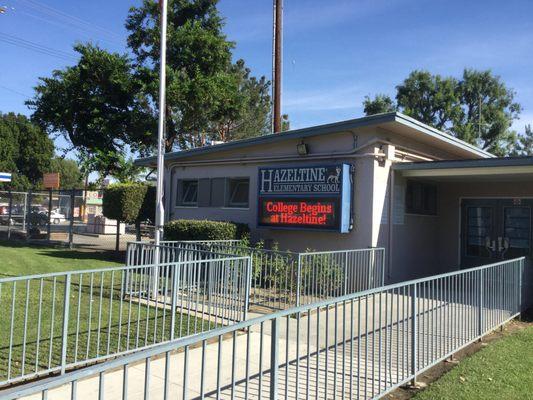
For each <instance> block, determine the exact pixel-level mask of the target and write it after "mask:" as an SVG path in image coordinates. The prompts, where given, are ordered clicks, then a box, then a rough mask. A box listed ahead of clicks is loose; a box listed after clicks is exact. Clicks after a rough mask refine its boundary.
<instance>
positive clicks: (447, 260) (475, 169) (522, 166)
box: [137, 112, 533, 282]
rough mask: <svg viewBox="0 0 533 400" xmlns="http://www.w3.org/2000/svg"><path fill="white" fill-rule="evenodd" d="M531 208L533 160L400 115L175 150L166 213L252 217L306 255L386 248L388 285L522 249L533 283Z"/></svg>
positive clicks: (150, 163)
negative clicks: (504, 155)
mask: <svg viewBox="0 0 533 400" xmlns="http://www.w3.org/2000/svg"><path fill="white" fill-rule="evenodd" d="M137 164H138V165H143V166H146V167H155V165H156V159H155V158H153V157H152V158H144V159H140V160H137ZM532 207H533V158H532V157H516V158H497V157H495V156H494V155H492V154H490V153H488V152H486V151H484V150H481V149H479V148H477V147H475V146H473V145H471V144H468V143H466V142H464V141H461V140H459V139H457V138H455V137H453V136H451V135H449V134H447V133H445V132H442V131H439V130H437V129H434V128H432V127H430V126H428V125H425V124H423V123H421V122H419V121H417V120H415V119H413V118H410V117H408V116H406V115H403V114H401V113H396V112H395V113H386V114H378V115H374V116H369V117H363V118H357V119H352V120H347V121H341V122H336V123H332V124H327V125H320V126H314V127H310V128H304V129H297V130H292V131H288V132H283V133H278V134H272V135H266V136H260V137H255V138H251V139H245V140H239V141H234V142H230V143H224V144H218V145H212V146H206V147H201V148H196V149H192V150H188V151H179V152H173V153H168V154H166V156H165V211H166V216H165V217H166V220H174V219H180V218H186V219H210V220H224V221H235V222H241V223H246V224H248V226H249V227H250V229H251V233H252V239H264V240H265V241H266V242H267V243H272V242H277V243H279V246H280V248H282V249H290V250H295V251H302V250H305V249H316V250H335V249H339V250H340V249H353V248H365V247H384V248H385V249H386V254H387V273H386V280H387V282H397V281H403V280H407V279H411V278H417V277H423V276H429V275H434V274H438V273H444V272H449V271H454V270H458V269H460V268H467V267H472V266H475V265H481V264H488V263H491V262H497V261H500V260H504V259H509V258H515V257H518V256H526V257H527V259H528V262H527V263H526V279H528V280H530V279H529V277H530V276H531V274H530V273H529V270H530V262H529V259H530V257H531V246H532V241H531V227H532V215H531V214H532Z"/></svg>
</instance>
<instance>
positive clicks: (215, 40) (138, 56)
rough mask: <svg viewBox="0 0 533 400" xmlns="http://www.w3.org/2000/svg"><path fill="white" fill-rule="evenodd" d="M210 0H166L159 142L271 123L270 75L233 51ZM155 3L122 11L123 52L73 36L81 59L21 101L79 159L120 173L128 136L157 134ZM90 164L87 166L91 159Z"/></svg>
mask: <svg viewBox="0 0 533 400" xmlns="http://www.w3.org/2000/svg"><path fill="white" fill-rule="evenodd" d="M216 6H217V0H170V1H169V4H168V7H169V8H168V42H167V68H166V70H167V101H166V120H167V124H166V127H165V128H166V129H165V130H166V138H165V143H166V150H167V151H171V150H175V149H187V148H192V147H197V146H201V145H204V144H206V143H209V142H212V141H229V140H234V139H239V138H243V137H248V136H257V135H261V134H264V133H266V132H268V131H269V127H270V96H269V87H270V82H268V81H267V80H266V78H265V77H261V78H256V77H254V76H252V74H251V71H250V69H249V68H247V67H246V65H245V63H244V61H243V60H238V61H236V62H233V61H232V50H233V48H234V43H233V42H231V41H228V40H227V38H226V36H225V35H224V34H223V32H222V28H223V20H222V18H221V16H220V14H219V12H218V10H217V8H216ZM159 15H160V13H159V7H158V3H157V2H155V1H153V0H143V1H142V3H141V4H140V6H138V7H132V8H131V9H130V11H129V14H128V16H127V19H126V29H127V31H128V33H129V35H128V39H127V44H128V47H129V55H121V54H117V53H110V52H108V51H106V50H104V49H101V48H99V47H98V46H95V45H92V44H78V45H76V46H75V50H76V51H77V52H78V53H79V54H80V60H79V62H78V63H77V64H76V65H74V66H71V67H67V68H65V69H63V70H57V71H54V72H53V73H52V76H51V77H46V78H41V79H40V81H39V84H38V85H37V87H36V88H35V97H34V98H33V99H32V100H31V101H29V102H28V105H29V106H30V108H31V109H32V110H33V111H34V114H33V118H34V119H35V121H37V122H38V123H39V125H40V126H42V127H43V128H44V129H46V131H47V132H48V133H50V134H57V133H59V134H61V135H63V136H64V137H65V138H66V139H67V140H68V141H69V142H70V143H71V144H72V147H73V148H74V149H76V151H77V152H78V154H80V158H81V159H82V160H83V162H84V165H85V166H86V168H89V167H90V168H98V169H97V171H99V172H101V174H111V175H112V174H113V173H120V169H121V161H123V159H121V158H120V154H121V153H123V152H124V151H123V150H124V147H125V146H128V147H129V148H130V149H131V150H132V151H133V152H137V153H140V154H141V155H146V154H148V153H150V152H151V151H152V150H153V149H154V148H155V144H156V137H157V124H156V122H157V121H156V120H157V114H158V88H159V45H160V36H159V34H160V33H159V32H160V23H159ZM93 170H94V169H93Z"/></svg>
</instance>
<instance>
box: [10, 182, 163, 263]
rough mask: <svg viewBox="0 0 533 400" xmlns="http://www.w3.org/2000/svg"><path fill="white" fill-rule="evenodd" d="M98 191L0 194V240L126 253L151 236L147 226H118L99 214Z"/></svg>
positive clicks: (113, 221)
mask: <svg viewBox="0 0 533 400" xmlns="http://www.w3.org/2000/svg"><path fill="white" fill-rule="evenodd" d="M102 193H103V191H102V190H90V191H89V190H83V189H72V190H39V191H31V190H30V191H27V192H21V191H10V190H4V191H0V239H2V240H10V241H26V242H31V243H43V244H55V245H64V246H67V247H70V248H83V249H87V250H94V251H115V252H117V253H120V252H123V251H125V250H126V244H127V243H128V242H129V241H133V240H149V239H152V238H153V236H154V227H153V226H152V225H151V224H150V223H146V224H141V225H140V229H139V230H137V229H136V227H135V226H134V225H133V224H125V223H118V222H117V221H115V220H110V219H108V218H106V217H104V215H103V213H102Z"/></svg>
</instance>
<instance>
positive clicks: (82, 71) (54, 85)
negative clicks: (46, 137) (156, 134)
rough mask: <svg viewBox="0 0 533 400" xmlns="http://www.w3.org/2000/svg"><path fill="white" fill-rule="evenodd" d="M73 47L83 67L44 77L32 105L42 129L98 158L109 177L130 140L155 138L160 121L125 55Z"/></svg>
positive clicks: (31, 101) (83, 46)
mask: <svg viewBox="0 0 533 400" xmlns="http://www.w3.org/2000/svg"><path fill="white" fill-rule="evenodd" d="M74 48H75V50H76V51H77V52H78V53H79V54H80V60H79V62H78V64H77V65H75V66H73V67H67V68H65V69H64V70H56V71H54V72H53V74H52V77H50V78H40V83H39V84H38V85H37V87H36V88H35V97H34V99H32V100H30V101H28V102H27V104H28V106H29V107H30V109H32V110H33V111H34V113H33V120H34V121H36V122H37V123H38V124H39V125H40V126H41V127H42V128H43V129H45V130H46V131H47V132H48V133H49V134H50V135H54V134H61V135H63V136H64V137H65V139H66V140H67V141H68V142H70V143H71V144H72V146H73V148H75V149H76V150H77V151H78V152H79V153H81V154H83V155H85V158H98V157H99V158H100V159H99V160H98V163H97V165H98V167H99V168H101V171H103V172H104V173H105V174H107V173H109V172H111V171H113V170H114V169H115V168H116V165H115V164H114V161H115V158H114V156H116V155H117V154H119V153H120V152H121V151H122V150H123V148H124V146H125V145H126V144H129V143H132V141H131V137H141V136H149V135H151V132H153V130H154V129H155V119H154V117H153V115H152V114H151V112H150V108H149V106H148V99H147V98H146V97H145V96H144V95H143V94H142V86H143V83H142V82H141V81H140V80H139V79H138V78H137V77H136V76H135V75H133V74H132V64H131V60H129V58H128V57H127V56H126V55H119V54H117V53H108V52H107V51H105V50H102V49H100V48H99V47H97V46H93V45H91V44H86V45H81V44H78V45H76V46H75V47H74Z"/></svg>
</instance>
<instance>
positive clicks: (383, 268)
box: [379, 249, 390, 286]
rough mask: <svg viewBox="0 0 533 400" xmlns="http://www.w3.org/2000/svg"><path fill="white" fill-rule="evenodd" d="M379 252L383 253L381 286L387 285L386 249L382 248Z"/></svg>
mask: <svg viewBox="0 0 533 400" xmlns="http://www.w3.org/2000/svg"><path fill="white" fill-rule="evenodd" d="M379 254H381V283H380V285H379V286H385V249H380V250H379ZM389 268H390V267H389ZM389 279H390V276H389Z"/></svg>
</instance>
